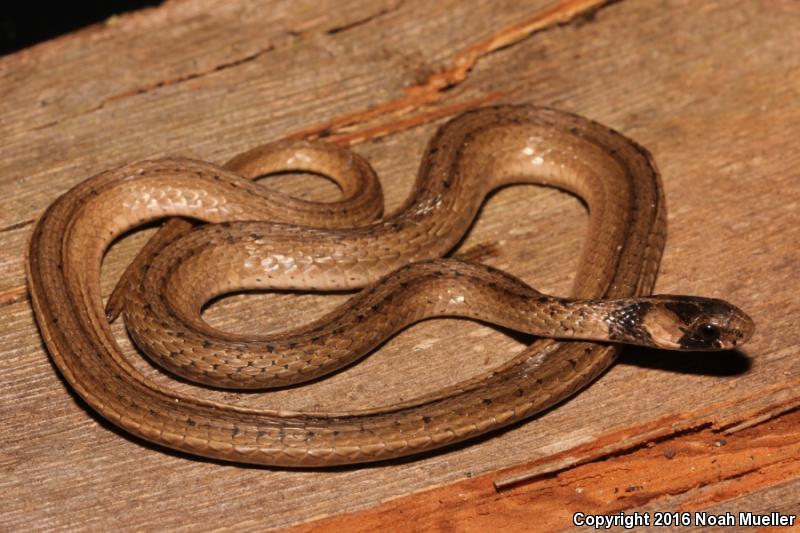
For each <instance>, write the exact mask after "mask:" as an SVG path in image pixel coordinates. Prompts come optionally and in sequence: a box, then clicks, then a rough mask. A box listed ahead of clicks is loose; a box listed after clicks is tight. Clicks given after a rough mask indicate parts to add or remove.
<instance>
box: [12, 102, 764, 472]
mask: <svg viewBox="0 0 800 533" xmlns="http://www.w3.org/2000/svg"><path fill="white" fill-rule="evenodd" d="M335 152H336V149H333V148H330V149H326V148H323V147H320V146H319V145H309V144H301V145H298V146H292V145H286V144H281V145H278V146H277V148H276V147H272V148H271V149H270V150H268V151H267V150H263V151H261V152H258V151H257V152H253V153H250V154H248V155H246V156H243V157H242V158H239V159H237V160H235V161H234V162H232V164H230V165H229V167H230V168H233V169H236V170H238V171H239V172H242V173H246V174H251V176H250V177H253V175H255V174H257V173H258V171H262V172H263V171H264V169H265V168H267V166H268V167H269V168H270V169H271V168H273V167H276V168H277V167H286V168H290V169H304V170H312V171H316V172H322V173H328V172H331V171H330V168H331V165H333V166H336V165H339V166H347V165H344V163H343V161H344V160H346V159H348V158H350V159H352V161H349V164H351V165H354V166H355V167H356V171H354V172H353V173H352V174H348V176H349V177H345V178H341V179H339V183H340V186H341V188H342V190H343V197H342V199H341V200H340V201H339V202H338V203H331V204H315V203H314V202H302V201H300V200H297V199H292V198H288V197H285V196H283V195H279V194H277V193H273V192H268V191H265V190H264V188H262V187H259V186H256V185H254V184H253V183H252V182H251V181H249V180H248V179H246V178H244V177H242V176H240V175H238V174H236V173H234V172H231V171H229V170H226V169H223V168H220V167H217V166H214V165H211V164H208V163H202V162H198V161H192V160H186V159H162V160H158V161H147V162H142V163H136V164H131V165H127V166H124V167H121V168H119V169H115V170H112V171H109V172H105V173H103V174H100V175H98V176H95V177H93V178H91V179H89V180H87V181H85V182H83V183H81V184H79V185H77V186H76V187H75V188H73V189H72V190H70V191H69V192H67V193H66V194H65V195H63V196H62V197H60V198H59V199H58V200H56V202H55V203H54V204H53V205H51V206H50V208H49V209H48V210H47V211H46V212H45V214H44V215H43V216H42V218H41V219H40V220H39V222H38V224H37V225H36V228H35V230H34V233H33V237H32V240H31V244H30V253H29V261H28V272H29V280H30V288H31V294H32V300H33V306H34V310H35V313H36V318H37V320H38V322H39V325H40V329H41V332H42V336H43V337H44V340H45V342H46V344H47V347H48V349H49V351H50V354H51V356H52V358H53V360H54V361H55V363H56V365H57V366H58V368H59V369H60V370H61V372H62V374H63V375H64V377H65V378H66V380H67V381H68V382H69V383H70V385H71V386H72V387H73V388H74V389H75V390H76V391H77V392H78V394H80V396H81V397H82V398H83V399H85V400H86V402H87V403H88V404H89V405H91V406H92V408H93V409H95V410H96V411H98V412H99V413H100V414H102V415H103V416H104V417H105V418H107V419H108V420H110V421H112V422H113V423H115V424H116V425H118V426H120V427H122V428H124V429H125V430H127V431H129V432H131V433H133V434H135V435H138V436H140V437H142V438H145V439H147V440H149V441H152V442H155V443H158V444H161V445H164V446H168V447H171V448H175V449H178V450H183V451H185V452H188V453H191V454H196V455H201V456H206V457H213V458H218V459H223V460H229V461H236V462H243V463H258V464H267V465H285V466H325V465H336V464H347V463H358V462H368V461H376V460H381V459H387V458H391V457H398V456H403V455H409V454H413V453H417V452H421V451H425V450H429V449H433V448H437V447H441V446H445V445H447V444H450V443H454V442H457V441H461V440H464V439H467V438H470V437H473V436H476V435H479V434H482V433H485V432H488V431H491V430H493V429H496V428H499V427H502V426H505V425H508V424H510V423H512V422H514V421H517V420H521V419H524V418H526V417H529V416H531V415H533V414H535V413H537V412H540V411H541V410H543V409H545V408H547V407H549V406H551V405H553V404H555V403H556V402H559V401H561V400H563V399H564V398H566V397H568V396H569V395H571V394H573V393H574V392H576V391H578V390H579V389H581V388H582V387H584V386H586V385H587V384H588V383H589V382H591V381H592V380H593V379H594V378H595V377H597V376H598V375H599V374H600V373H601V372H602V371H603V370H604V369H605V368H607V367H608V365H609V364H610V363H611V362H612V361H613V360H614V358H615V356H616V354H617V353H618V351H619V349H620V348H619V346H618V345H617V344H597V343H590V342H575V341H570V342H561V341H556V340H552V339H542V340H538V341H536V342H535V343H533V344H532V345H531V346H529V347H528V348H526V349H525V350H524V351H523V352H522V353H520V354H519V355H517V356H516V357H514V358H513V359H511V360H510V361H508V362H507V363H506V364H504V365H502V366H501V367H499V368H497V369H495V370H494V371H493V372H491V373H490V374H489V375H486V376H481V377H477V378H474V379H471V380H468V381H466V382H463V383H459V384H457V385H454V386H452V387H449V388H448V389H446V390H443V391H440V392H439V393H436V394H432V395H427V396H425V397H421V398H418V399H416V400H412V401H409V402H405V403H403V404H400V405H392V406H386V407H381V408H375V409H370V410H361V411H355V412H350V413H330V414H326V413H300V412H286V411H269V410H255V409H245V408H240V407H235V406H232V405H225V404H221V403H216V402H211V401H207V400H203V399H199V398H196V397H192V396H184V395H180V394H177V393H175V392H173V391H170V390H167V389H164V388H162V387H160V386H158V385H156V384H154V383H152V382H150V381H148V380H147V379H146V378H145V377H144V376H143V375H141V373H140V372H139V371H137V370H136V369H135V368H134V367H133V366H132V365H131V364H130V363H128V362H127V361H126V359H125V358H124V356H123V355H122V353H121V350H120V348H119V346H118V345H117V342H116V341H115V339H114V337H113V335H112V333H111V330H110V327H109V323H108V320H107V318H106V315H105V312H104V309H103V304H102V299H101V295H100V264H101V260H102V257H103V254H104V253H105V251H106V249H107V247H108V246H109V245H110V243H111V242H112V241H113V240H114V239H115V238H116V237H117V236H118V235H120V234H121V233H123V232H125V231H127V230H129V229H130V228H132V227H135V226H137V225H140V224H142V223H144V222H147V221H150V220H153V219H158V218H163V217H169V216H184V217H191V218H195V219H199V220H202V221H205V222H212V223H217V224H208V225H204V226H201V227H200V228H197V229H195V230H193V231H189V232H187V231H186V228H185V227H178V226H173V227H175V228H177V229H175V230H174V231H173V232H172V234H171V236H166V237H165V236H163V235H162V237H161V238H160V240H159V243H158V244H155V245H152V246H151V248H150V249H149V251H148V252H147V254H151V256H149V257H151V258H152V260H147V261H143V260H141V259H139V260H137V263H136V264H137V266H136V268H134V269H133V270H132V271H131V272H130V273H129V275H127V279H128V280H133V281H130V283H129V284H128V282H126V283H125V290H124V291H118V292H115V294H114V296H113V297H112V301H111V302H110V314H111V315H112V316H113V315H114V314H116V313H117V312H118V311H119V309H120V308H122V307H123V306H124V313H125V315H126V323H127V324H128V327H129V328H130V330H131V333H132V336H133V337H134V339H135V340H136V342H137V344H139V345H140V346H141V347H142V348H143V349H145V350H146V351H147V352H148V353H149V354H150V355H151V357H153V358H154V359H156V360H158V361H159V362H161V363H162V364H164V365H165V366H166V367H167V368H168V369H170V370H171V371H172V372H174V373H177V374H180V375H183V376H185V377H187V378H189V379H193V380H196V381H201V382H204V383H209V384H213V385H216V386H223V387H235V388H264V387H271V386H281V385H286V384H289V383H297V382H301V381H304V380H306V379H310V378H312V377H315V376H318V375H321V374H325V373H327V372H330V371H332V370H334V369H336V368H339V367H341V366H343V365H345V364H347V363H349V362H350V361H352V360H353V359H355V358H357V357H360V356H362V355H363V354H365V353H367V352H368V351H370V350H371V349H373V348H374V346H375V345H376V344H378V343H380V342H381V341H382V340H383V339H384V338H386V336H388V335H391V334H393V333H394V332H395V331H397V330H398V329H400V328H402V327H404V326H405V325H407V324H409V323H412V322H414V321H416V320H421V319H423V318H426V317H428V316H440V315H448V316H450V315H456V316H467V317H471V318H477V319H480V320H486V321H489V322H494V323H498V324H501V325H505V326H509V327H514V328H518V329H522V330H524V331H530V332H533V333H536V334H540V335H551V336H558V337H565V338H583V339H594V340H605V341H618V342H632V343H638V344H644V345H655V346H661V347H667V348H675V349H722V348H730V347H731V346H735V345H736V343H737V342H743V341H745V340H747V337H749V335H750V333H751V332H752V322H750V320H749V318H747V316H746V315H744V314H743V313H742V312H741V311H739V310H738V309H736V308H734V307H732V306H730V305H729V304H726V303H724V302H721V301H719V300H710V299H703V298H689V297H672V296H668V297H650V298H640V297H645V296H647V295H649V294H650V292H651V290H652V287H653V283H654V280H655V275H656V271H657V268H658V262H659V259H660V256H661V252H662V248H663V244H664V239H665V208H664V200H663V194H662V191H661V187H660V183H659V177H658V173H657V171H656V170H655V167H654V165H653V163H652V160H651V158H650V156H649V154H648V153H647V152H646V151H645V150H644V149H643V148H641V147H640V146H638V145H636V144H635V143H633V142H632V141H630V140H628V139H626V138H625V137H623V136H622V135H620V134H618V133H616V132H614V131H611V130H609V129H608V128H606V127H603V126H601V125H599V124H596V123H593V122H590V121H588V120H586V119H583V118H580V117H577V116H575V115H570V114H567V113H563V112H558V111H554V110H549V109H542V108H535V107H528V106H503V107H493V108H484V109H480V110H477V111H473V112H469V113H466V114H464V115H462V116H460V117H458V118H456V119H454V120H453V121H451V122H449V123H448V124H446V125H445V126H443V127H442V128H441V129H440V130H439V132H438V133H437V134H436V135H435V136H434V138H433V139H432V140H431V141H430V143H429V145H428V148H427V151H426V153H425V156H424V158H423V162H422V164H421V166H420V171H419V175H418V178H417V183H416V185H415V188H414V191H413V193H412V195H411V197H410V198H409V199H408V201H407V202H406V203H405V204H404V206H403V207H402V208H401V209H400V210H399V211H398V212H396V213H394V214H391V215H389V216H387V217H385V218H382V219H378V220H376V221H372V222H370V220H373V219H374V218H375V217H376V216H377V215H378V214H379V208H375V207H371V206H374V202H373V200H374V198H375V197H376V195H377V196H379V195H380V190H379V186H378V185H377V182H376V181H374V179H372V178H374V175H372V174H371V172H372V171H371V169H370V168H369V166H368V165H366V163H365V162H363V161H362V160H360V159H359V158H357V157H355V156H352V155H342V154H341V153H335ZM276 154H277V155H276ZM270 158H272V160H273V161H272V162H271V163H270V165H267V164H266V163H265V160H266V159H270ZM298 161H299V162H298ZM339 171H340V173H344V174H347V172H350V171H347V170H342V169H339ZM331 173H336V172H331ZM523 182H531V183H539V184H543V185H549V186H554V187H558V188H560V189H564V190H567V191H570V192H572V193H574V194H576V195H577V196H579V197H581V198H582V199H583V200H584V201H585V202H586V204H587V205H588V208H589V218H590V221H589V235H588V238H587V240H586V243H585V244H584V247H583V252H582V258H581V261H580V265H579V267H578V272H577V275H576V281H575V286H574V289H573V296H574V297H575V298H576V299H575V300H561V299H556V298H550V297H547V296H545V295H542V294H540V293H538V292H536V291H535V290H533V289H531V288H530V287H527V286H526V285H525V284H524V283H522V282H521V281H519V280H516V279H515V278H512V277H510V276H508V275H506V274H503V273H501V272H498V271H495V270H493V269H490V268H487V267H483V266H480V265H471V264H464V263H460V262H456V261H452V260H439V259H437V258H439V257H441V256H443V255H445V254H446V253H447V252H448V251H450V250H451V249H452V248H453V247H454V246H455V245H456V244H457V243H458V241H459V240H460V239H461V237H462V236H463V235H464V233H465V232H466V230H467V228H468V227H469V225H470V223H471V222H472V220H473V218H474V217H475V216H476V214H477V211H478V209H479V207H480V205H481V203H482V202H483V199H484V198H485V196H486V195H487V194H488V193H489V192H491V191H492V190H493V189H496V188H498V187H501V186H504V185H507V184H512V183H523ZM362 202H363V203H362ZM256 220H266V221H265V222H255V221H256ZM267 221H268V222H267ZM170 224H176V223H170ZM177 224H180V223H177ZM358 224H360V225H358ZM351 225H358V226H357V227H347V226H351ZM309 226H313V227H309ZM323 226H325V227H323ZM335 226H345V227H343V228H339V229H337V228H336V227H335ZM169 240H174V242H172V243H171V244H170V245H169V246H163V244H164V242H166V241H169ZM147 254H146V255H147ZM412 262H416V263H413V264H410V265H409V263H412ZM398 269H400V270H399V271H397V272H394V273H393V274H390V273H392V272H393V271H396V270H398ZM200 281H202V283H200ZM365 286H369V287H368V288H367V290H365V291H363V292H362V293H361V294H359V295H358V296H356V297H354V298H353V299H352V300H351V301H350V302H348V303H347V304H345V305H344V306H343V307H342V308H341V309H338V310H336V311H335V312H333V313H331V314H330V315H328V316H326V317H323V318H322V319H320V320H317V321H315V322H314V323H312V324H309V325H307V326H305V327H303V328H300V329H299V330H297V331H293V332H289V333H285V334H281V335H274V336H267V337H261V338H253V339H251V338H244V337H242V336H238V335H232V334H225V333H221V332H218V331H216V330H214V329H212V328H210V327H209V326H208V325H207V324H205V322H203V321H202V319H201V318H200V310H201V308H202V306H203V305H204V304H205V303H206V302H207V301H208V300H209V299H211V298H213V297H215V296H217V295H219V294H222V293H226V292H230V291H233V290H241V289H253V288H292V289H314V290H330V289H345V288H360V287H365ZM123 296H124V298H123ZM587 299H588V300H587ZM123 300H124V301H123Z"/></svg>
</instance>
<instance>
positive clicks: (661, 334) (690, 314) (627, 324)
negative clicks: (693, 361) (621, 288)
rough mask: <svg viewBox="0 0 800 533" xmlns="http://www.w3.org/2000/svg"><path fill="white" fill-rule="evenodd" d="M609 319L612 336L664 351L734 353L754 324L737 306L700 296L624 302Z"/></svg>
mask: <svg viewBox="0 0 800 533" xmlns="http://www.w3.org/2000/svg"><path fill="white" fill-rule="evenodd" d="M620 303H623V305H621V306H620V307H618V308H616V309H614V310H613V311H612V312H611V313H609V314H608V315H607V317H606V319H605V320H606V323H607V324H608V328H609V337H610V338H611V339H612V340H616V341H619V342H624V343H629V344H638V345H642V346H653V347H656V348H662V349H665V350H685V351H703V350H732V349H734V348H736V347H737V346H739V345H741V344H743V343H745V342H747V340H748V339H749V338H750V337H751V336H752V334H753V330H754V329H755V325H754V324H753V320H752V319H751V318H750V317H749V316H747V314H745V313H744V311H742V310H741V309H739V308H738V307H736V306H734V305H731V304H729V303H728V302H726V301H724V300H717V299H714V298H702V297H698V296H680V295H671V294H663V295H655V296H651V297H649V298H642V299H638V300H622V301H620Z"/></svg>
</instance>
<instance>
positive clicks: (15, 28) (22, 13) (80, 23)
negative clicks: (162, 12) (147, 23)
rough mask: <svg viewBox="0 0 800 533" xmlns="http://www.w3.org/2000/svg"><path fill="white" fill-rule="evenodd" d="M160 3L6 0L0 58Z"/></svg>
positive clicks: (0, 29)
mask: <svg viewBox="0 0 800 533" xmlns="http://www.w3.org/2000/svg"><path fill="white" fill-rule="evenodd" d="M160 3H161V0H105V1H103V0H77V1H75V2H25V1H24V0H23V1H22V2H13V1H8V2H5V4H6V6H4V7H3V8H2V10H0V55H5V54H10V53H11V52H15V51H17V50H20V49H22V48H27V47H28V46H32V45H34V44H36V43H38V42H41V41H46V40H48V39H52V38H53V37H56V36H58V35H62V34H64V33H68V32H71V31H75V30H78V29H80V28H82V27H84V26H89V25H90V24H95V23H97V22H102V21H104V20H106V19H107V18H108V17H110V16H112V15H118V14H120V13H125V12H127V11H134V10H136V9H141V8H144V7H149V6H157V5H159V4H160ZM12 4H13V6H12Z"/></svg>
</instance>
